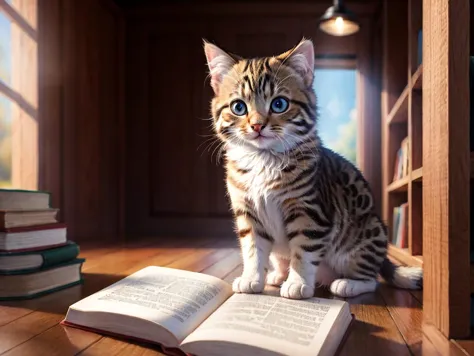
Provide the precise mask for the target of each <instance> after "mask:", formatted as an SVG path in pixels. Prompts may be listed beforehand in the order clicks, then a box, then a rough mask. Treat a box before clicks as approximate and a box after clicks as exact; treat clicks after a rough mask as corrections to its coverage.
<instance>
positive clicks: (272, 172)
mask: <svg viewBox="0 0 474 356" xmlns="http://www.w3.org/2000/svg"><path fill="white" fill-rule="evenodd" d="M227 154H228V157H229V158H231V159H233V160H234V161H235V162H237V165H238V167H239V168H240V169H245V170H249V172H248V173H246V174H245V175H244V176H243V177H242V179H243V183H244V184H245V185H246V187H247V188H248V190H247V192H246V197H247V198H248V200H249V201H251V202H253V204H254V207H255V212H256V213H257V215H258V218H259V220H260V221H261V223H262V225H263V227H264V229H265V232H266V233H268V234H269V235H270V236H271V237H272V238H273V239H274V240H275V241H274V244H273V250H272V252H274V253H277V254H279V255H283V256H287V257H289V256H290V249H289V244H288V239H287V238H286V231H285V226H284V224H283V220H284V218H283V213H282V209H281V202H280V201H279V200H278V199H277V198H276V194H275V192H274V191H271V190H269V189H268V183H269V182H272V181H275V180H277V179H279V178H280V175H281V169H282V168H283V167H284V165H285V162H283V161H282V160H281V159H279V158H278V157H275V156H273V155H271V154H267V153H262V152H259V153H256V152H254V151H247V150H245V149H242V148H238V149H230V150H228V152H227Z"/></svg>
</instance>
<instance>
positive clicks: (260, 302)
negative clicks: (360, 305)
mask: <svg viewBox="0 0 474 356" xmlns="http://www.w3.org/2000/svg"><path fill="white" fill-rule="evenodd" d="M343 306H344V302H343V301H339V300H333V299H318V298H311V299H308V300H289V299H285V298H281V297H276V296H269V295H245V294H234V295H233V296H232V297H230V298H229V299H228V300H227V301H226V302H225V303H224V304H223V305H222V306H221V307H220V308H219V309H218V310H217V311H216V312H215V313H214V314H212V315H211V316H210V317H209V318H208V319H207V320H206V321H205V322H204V323H202V324H201V325H200V326H199V327H198V328H197V329H196V330H195V331H194V332H193V333H192V334H191V335H190V336H189V337H187V338H186V339H185V340H184V341H183V346H184V347H183V349H184V350H185V351H188V352H189V350H188V349H187V348H186V346H185V344H187V343H193V342H197V341H201V342H202V341H203V340H207V341H211V340H212V341H225V342H233V343H241V344H244V345H251V346H255V347H258V348H261V349H265V350H271V351H274V352H276V353H277V354H283V355H287V354H291V355H305V354H307V353H308V351H310V352H309V354H310V355H316V354H317V351H318V350H319V349H320V348H321V346H322V344H323V343H324V341H325V338H326V336H327V334H328V333H329V331H330V329H331V327H332V326H333V325H334V321H335V320H336V318H337V316H338V315H339V313H340V311H341V308H342V307H343Z"/></svg>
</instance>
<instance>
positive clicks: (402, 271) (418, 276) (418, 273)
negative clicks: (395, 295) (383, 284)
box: [380, 258, 423, 289]
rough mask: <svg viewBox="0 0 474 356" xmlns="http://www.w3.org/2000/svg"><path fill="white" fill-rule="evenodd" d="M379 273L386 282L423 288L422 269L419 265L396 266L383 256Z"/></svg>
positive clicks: (404, 286) (398, 285)
mask: <svg viewBox="0 0 474 356" xmlns="http://www.w3.org/2000/svg"><path fill="white" fill-rule="evenodd" d="M380 274H381V276H382V277H383V279H385V280H386V281H387V282H388V283H390V284H392V285H394V286H396V287H399V288H403V289H422V288H423V269H422V268H421V267H405V266H397V265H395V264H393V263H392V262H391V261H390V260H389V259H388V258H385V260H384V261H383V264H382V268H381V269H380Z"/></svg>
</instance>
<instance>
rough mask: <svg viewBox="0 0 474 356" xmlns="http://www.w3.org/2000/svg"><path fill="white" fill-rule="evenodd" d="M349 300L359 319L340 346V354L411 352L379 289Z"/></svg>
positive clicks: (408, 353)
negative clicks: (342, 345)
mask: <svg viewBox="0 0 474 356" xmlns="http://www.w3.org/2000/svg"><path fill="white" fill-rule="evenodd" d="M347 301H348V302H349V304H350V306H351V312H352V313H353V314H354V315H355V318H356V319H355V321H354V327H353V329H352V330H351V333H350V334H349V336H348V338H347V340H346V343H345V344H344V347H343V349H342V350H341V353H340V355H341V356H343V355H344V356H346V355H347V356H352V355H358V354H366V355H397V356H398V355H400V356H401V355H410V351H409V349H408V347H407V345H406V343H405V341H404V340H403V336H402V334H401V333H400V331H399V330H398V328H397V326H396V325H395V322H394V321H393V319H392V317H391V316H390V313H389V311H388V310H387V307H386V304H385V302H384V300H383V299H382V297H381V296H380V294H379V293H367V294H362V295H360V296H358V297H355V298H349V299H348V300H347Z"/></svg>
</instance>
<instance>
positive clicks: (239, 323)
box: [62, 267, 352, 356]
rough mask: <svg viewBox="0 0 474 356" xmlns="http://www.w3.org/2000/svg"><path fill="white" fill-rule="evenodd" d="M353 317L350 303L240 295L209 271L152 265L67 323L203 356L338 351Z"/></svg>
mask: <svg viewBox="0 0 474 356" xmlns="http://www.w3.org/2000/svg"><path fill="white" fill-rule="evenodd" d="M351 321H352V315H351V314H350V310H349V305H348V303H347V302H344V301H341V300H333V299H318V298H312V299H308V300H288V299H284V298H281V297H279V296H272V295H265V294H255V295H249V294H233V292H232V288H231V286H230V285H229V284H228V283H226V282H224V281H222V280H220V279H219V278H216V277H212V276H209V275H205V274H201V273H195V272H188V271H182V270H177V269H171V268H164V267H147V268H144V269H142V270H140V271H138V272H136V273H134V274H132V275H130V276H129V277H126V278H124V279H122V280H120V281H118V282H116V283H115V284H113V285H111V286H109V287H107V288H105V289H103V290H101V291H99V292H97V293H95V294H93V295H91V296H89V297H87V298H85V299H82V300H80V301H78V302H77V303H75V304H73V305H71V306H70V307H69V310H68V312H67V315H66V318H65V320H64V321H63V322H62V323H63V324H64V325H69V326H75V327H79V328H84V329H86V330H87V329H88V330H94V331H97V332H99V333H103V334H109V335H115V336H122V337H125V338H130V339H135V340H143V341H148V342H152V343H156V344H159V345H161V346H162V347H163V350H164V351H165V352H168V353H172V354H179V353H186V354H189V355H200V356H213V355H215V356H222V355H226V356H234V355H235V356H237V355H261V356H264V355H268V356H270V355H272V356H275V355H298V356H314V355H333V354H334V353H335V352H336V350H337V349H338V347H339V344H340V343H341V342H342V339H343V336H344V335H345V333H346V330H347V328H348V326H349V324H350V322H351Z"/></svg>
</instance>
